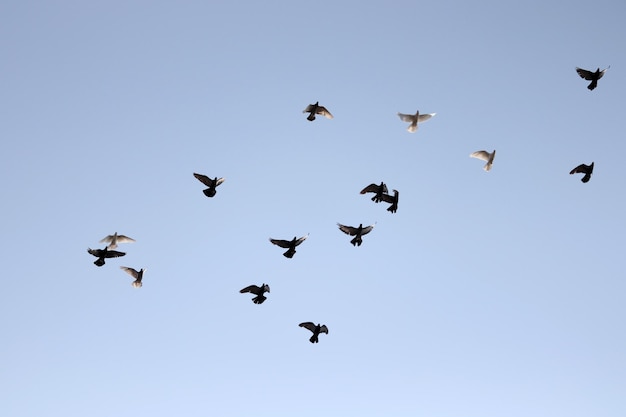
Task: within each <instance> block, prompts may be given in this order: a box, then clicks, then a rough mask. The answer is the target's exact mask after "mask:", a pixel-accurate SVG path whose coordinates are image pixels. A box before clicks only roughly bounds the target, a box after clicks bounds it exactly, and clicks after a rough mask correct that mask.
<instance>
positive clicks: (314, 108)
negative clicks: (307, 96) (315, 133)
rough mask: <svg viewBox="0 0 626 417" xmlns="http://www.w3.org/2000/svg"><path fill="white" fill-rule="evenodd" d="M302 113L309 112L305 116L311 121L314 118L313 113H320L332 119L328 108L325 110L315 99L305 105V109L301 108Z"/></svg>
mask: <svg viewBox="0 0 626 417" xmlns="http://www.w3.org/2000/svg"><path fill="white" fill-rule="evenodd" d="M302 113H310V114H309V115H308V116H307V118H306V119H307V120H309V121H311V122H312V121H313V120H315V115H316V114H320V115H322V116H324V117H326V118H327V119H332V118H333V115H332V114H330V112H329V111H328V110H326V107H324V106H320V102H319V101H316V102H315V104H309V105H308V106H306V109H304V110H302Z"/></svg>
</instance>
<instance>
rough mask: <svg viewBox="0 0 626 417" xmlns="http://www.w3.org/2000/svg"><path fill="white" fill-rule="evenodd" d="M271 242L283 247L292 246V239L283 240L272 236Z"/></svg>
mask: <svg viewBox="0 0 626 417" xmlns="http://www.w3.org/2000/svg"><path fill="white" fill-rule="evenodd" d="M305 239H306V238H305ZM270 242H272V243H273V244H274V245H277V246H280V247H281V248H285V249H287V248H289V247H291V241H289V240H281V239H272V238H270Z"/></svg>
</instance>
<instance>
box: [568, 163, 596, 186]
mask: <svg viewBox="0 0 626 417" xmlns="http://www.w3.org/2000/svg"><path fill="white" fill-rule="evenodd" d="M592 173H593V162H592V163H591V165H585V164H580V165H578V166H577V167H576V168H574V169H572V170H571V171H570V175H572V174H585V176H584V177H582V178H581V179H580V180H581V181H582V182H589V180H590V179H591V174H592Z"/></svg>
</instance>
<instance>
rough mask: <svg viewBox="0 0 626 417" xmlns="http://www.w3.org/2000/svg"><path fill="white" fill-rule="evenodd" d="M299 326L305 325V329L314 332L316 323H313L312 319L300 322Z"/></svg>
mask: <svg viewBox="0 0 626 417" xmlns="http://www.w3.org/2000/svg"><path fill="white" fill-rule="evenodd" d="M299 326H300V327H304V328H305V329H308V330H310V331H312V332H315V323H312V322H310V321H305V322H304V323H300V324H299Z"/></svg>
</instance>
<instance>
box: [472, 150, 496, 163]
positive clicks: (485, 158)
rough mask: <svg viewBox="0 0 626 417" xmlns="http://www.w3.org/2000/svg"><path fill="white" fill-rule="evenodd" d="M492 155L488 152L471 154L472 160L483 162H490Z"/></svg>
mask: <svg viewBox="0 0 626 417" xmlns="http://www.w3.org/2000/svg"><path fill="white" fill-rule="evenodd" d="M490 156H491V154H490V153H489V152H487V151H476V152H472V153H471V154H470V158H476V159H481V160H483V161H489V157H490Z"/></svg>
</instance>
